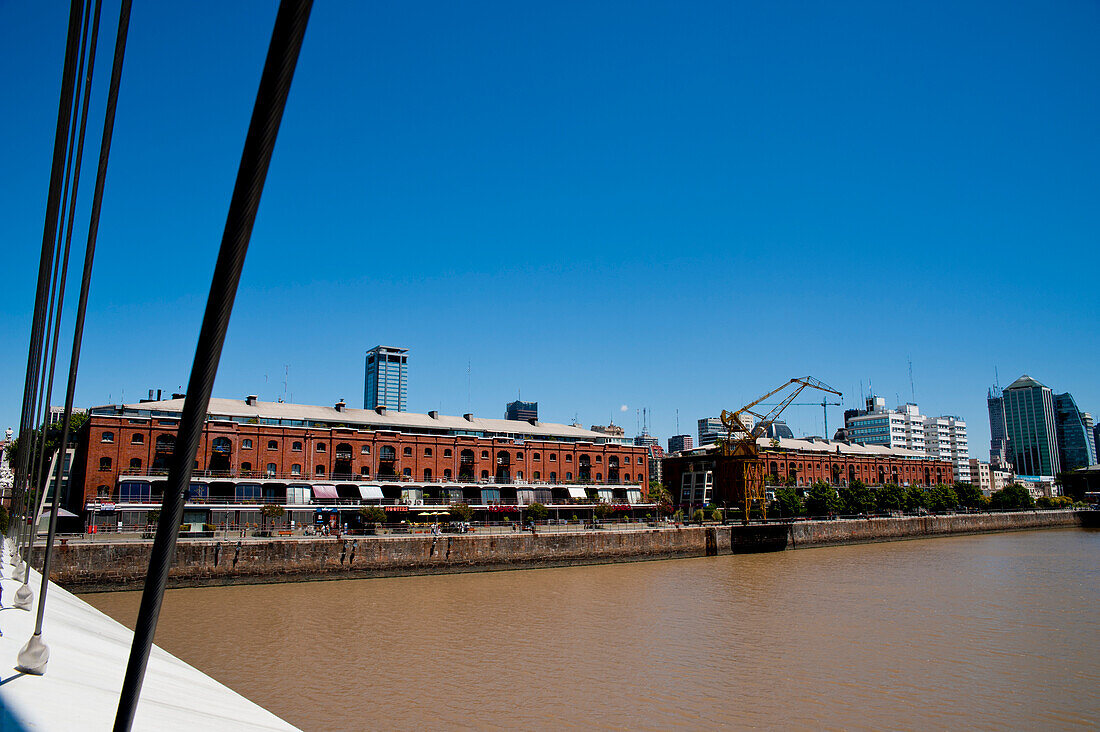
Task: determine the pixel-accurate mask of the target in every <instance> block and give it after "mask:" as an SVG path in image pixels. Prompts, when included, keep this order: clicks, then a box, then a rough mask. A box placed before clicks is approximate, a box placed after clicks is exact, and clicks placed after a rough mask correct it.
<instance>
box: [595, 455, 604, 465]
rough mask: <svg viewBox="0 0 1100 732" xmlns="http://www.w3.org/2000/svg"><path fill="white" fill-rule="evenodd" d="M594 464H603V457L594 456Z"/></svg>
mask: <svg viewBox="0 0 1100 732" xmlns="http://www.w3.org/2000/svg"><path fill="white" fill-rule="evenodd" d="M596 462H597V463H602V462H603V455H597V456H596Z"/></svg>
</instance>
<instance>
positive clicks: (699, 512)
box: [691, 508, 707, 524]
mask: <svg viewBox="0 0 1100 732" xmlns="http://www.w3.org/2000/svg"><path fill="white" fill-rule="evenodd" d="M706 518H707V515H706V513H705V512H704V511H703V509H701V508H697V509H695V513H693V514H691V520H692V521H694V522H695V523H697V524H701V523H703V521H704V520H706Z"/></svg>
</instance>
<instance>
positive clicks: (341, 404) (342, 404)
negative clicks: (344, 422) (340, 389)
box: [336, 399, 348, 412]
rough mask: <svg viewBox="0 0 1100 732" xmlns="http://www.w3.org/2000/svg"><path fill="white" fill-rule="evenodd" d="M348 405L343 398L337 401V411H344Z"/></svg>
mask: <svg viewBox="0 0 1100 732" xmlns="http://www.w3.org/2000/svg"><path fill="white" fill-rule="evenodd" d="M347 406H348V405H347V403H346V402H345V401H344V400H343V399H341V400H340V401H338V402H336V411H337V412H342V411H344V409H346V408H347Z"/></svg>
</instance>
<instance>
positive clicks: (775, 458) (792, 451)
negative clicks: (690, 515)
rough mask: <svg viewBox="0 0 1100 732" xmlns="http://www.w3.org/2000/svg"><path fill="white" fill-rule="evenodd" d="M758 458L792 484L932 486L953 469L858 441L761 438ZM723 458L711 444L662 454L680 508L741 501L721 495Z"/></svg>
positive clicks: (777, 477)
mask: <svg viewBox="0 0 1100 732" xmlns="http://www.w3.org/2000/svg"><path fill="white" fill-rule="evenodd" d="M759 446H760V459H761V462H762V463H763V468H764V475H766V476H770V477H771V478H772V479H773V480H775V481H776V482H779V481H786V480H788V479H790V480H791V481H792V482H793V484H794V485H796V486H809V485H812V484H813V483H816V482H818V481H824V482H825V483H828V484H830V485H833V486H840V485H847V484H848V483H850V482H852V481H854V480H860V481H862V482H863V483H865V484H867V485H883V484H885V483H897V484H898V485H918V486H932V485H937V484H940V483H946V484H948V485H951V484H953V483H954V480H955V477H954V470H953V466H952V464H951V463H950V462H949V461H946V460H937V459H933V458H930V457H928V456H926V455H925V454H924V453H920V452H916V451H915V450H907V449H904V448H890V447H883V446H880V445H865V444H863V443H859V442H842V441H839V440H826V439H822V438H820V437H811V438H805V439H789V438H781V439H776V440H772V439H769V438H766V437H761V438H760V439H759ZM734 459H741V458H726V457H723V456H722V455H720V454H719V453H718V448H717V447H716V446H714V445H709V446H706V447H700V448H696V449H694V450H689V451H686V452H684V453H681V454H679V455H675V456H671V457H667V458H665V460H664V461H663V468H664V474H665V486H667V487H668V490H669V493H670V494H671V496H672V501H673V503H676V504H678V505H682V506H685V507H687V506H692V507H696V506H705V505H708V504H713V505H724V504H726V502H727V501H728V504H729V505H734V504H739V503H740V501H741V497H740V496H735V495H730V496H726V495H725V494H724V490H725V486H722V485H719V484H718V481H716V480H715V476H716V475H717V474H719V473H720V472H721V473H723V474H724V471H718V470H716V466H717V463H718V462H720V461H725V460H734Z"/></svg>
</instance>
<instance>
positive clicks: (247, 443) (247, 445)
mask: <svg viewBox="0 0 1100 732" xmlns="http://www.w3.org/2000/svg"><path fill="white" fill-rule="evenodd" d="M241 449H242V450H251V449H252V440H250V439H248V438H247V437H246V438H244V439H243V440H241Z"/></svg>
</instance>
